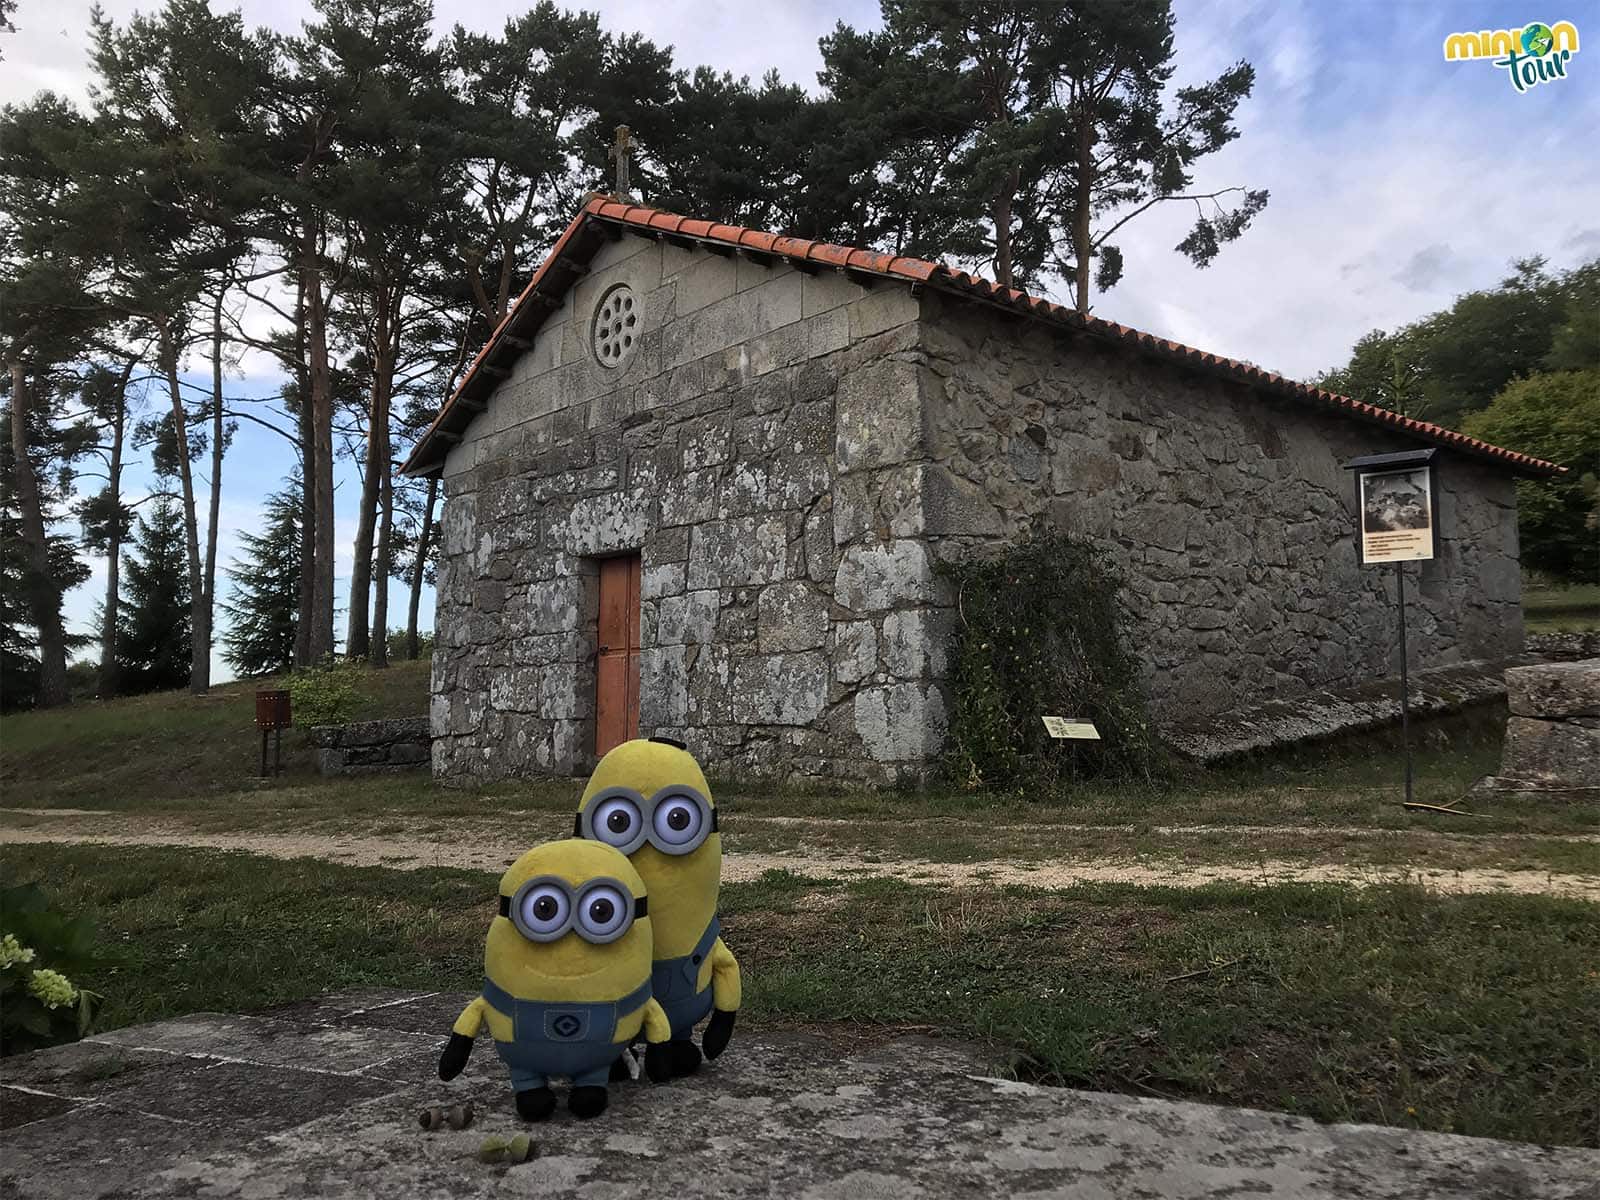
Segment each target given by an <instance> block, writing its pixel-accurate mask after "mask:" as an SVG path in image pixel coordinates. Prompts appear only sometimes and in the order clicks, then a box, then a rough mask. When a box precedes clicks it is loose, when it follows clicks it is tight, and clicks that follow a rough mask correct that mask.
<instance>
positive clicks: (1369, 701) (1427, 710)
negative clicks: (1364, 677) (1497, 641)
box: [1162, 658, 1529, 764]
mask: <svg viewBox="0 0 1600 1200" xmlns="http://www.w3.org/2000/svg"><path fill="white" fill-rule="evenodd" d="M1528 661H1529V660H1528V659H1526V658H1517V659H1497V660H1492V661H1474V662H1465V663H1453V664H1451V665H1450V666H1445V667H1433V668H1427V669H1424V670H1419V671H1412V672H1411V678H1410V686H1411V715H1412V717H1413V719H1415V718H1421V717H1440V716H1447V715H1449V714H1451V713H1457V712H1461V711H1462V710H1463V709H1467V708H1470V707H1472V706H1473V705H1477V704H1488V703H1492V702H1493V701H1496V700H1501V699H1504V698H1505V694H1506V683H1505V672H1506V669H1507V668H1508V667H1513V666H1517V665H1520V664H1523V663H1526V662H1528ZM1399 721H1400V678H1399V676H1398V675H1394V676H1389V677H1386V678H1382V679H1374V680H1370V681H1369V682H1367V683H1362V684H1357V685H1355V686H1352V687H1342V688H1330V689H1327V690H1324V691H1316V692H1307V693H1306V694H1305V695H1303V696H1298V697H1296V698H1295V699H1293V700H1273V701H1269V702H1267V703H1265V704H1248V703H1246V704H1241V705H1240V707H1238V708H1236V709H1234V710H1233V711H1232V712H1228V713H1223V714H1221V715H1220V716H1216V717H1212V718H1209V719H1208V720H1207V721H1206V723H1205V724H1204V725H1201V726H1196V727H1193V728H1176V729H1168V730H1165V731H1164V732H1163V735H1162V736H1163V737H1164V739H1165V740H1166V743H1167V745H1168V746H1170V747H1171V748H1172V749H1173V750H1175V751H1176V752H1177V753H1179V754H1180V755H1182V756H1183V757H1185V758H1188V759H1192V760H1193V761H1195V762H1200V763H1206V764H1210V763H1219V762H1224V761H1226V760H1227V759H1230V758H1237V757H1240V756H1241V755H1245V754H1252V753H1256V752H1258V751H1264V750H1281V749H1284V748H1286V747H1289V746H1293V745H1297V744H1300V743H1304V742H1315V741H1321V740H1324V739H1327V738H1333V737H1339V736H1342V735H1345V734H1351V733H1362V732H1365V731H1367V730H1373V729H1382V728H1384V727H1386V726H1390V725H1397V724H1399Z"/></svg>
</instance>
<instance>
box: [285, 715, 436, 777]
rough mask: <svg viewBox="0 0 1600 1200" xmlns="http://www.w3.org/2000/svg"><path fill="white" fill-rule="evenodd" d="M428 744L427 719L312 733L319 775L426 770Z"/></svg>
mask: <svg viewBox="0 0 1600 1200" xmlns="http://www.w3.org/2000/svg"><path fill="white" fill-rule="evenodd" d="M431 741H432V737H431V734H430V732H429V729H428V718H427V717H405V718H401V719H398V720H389V721H356V722H353V723H352V724H349V725H317V726H315V727H313V728H312V730H311V744H312V745H313V746H315V747H317V773H318V774H319V775H367V774H375V773H379V774H381V773H385V772H390V771H421V770H425V769H426V768H427V766H428V761H429V754H428V750H429V746H430V744H431Z"/></svg>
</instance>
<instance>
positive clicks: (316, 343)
mask: <svg viewBox="0 0 1600 1200" xmlns="http://www.w3.org/2000/svg"><path fill="white" fill-rule="evenodd" d="M319 233H320V222H319V220H318V218H317V217H316V216H314V215H310V214H308V215H307V216H306V217H305V219H304V223H303V236H302V240H301V265H300V270H301V272H302V278H303V280H304V286H305V297H306V345H307V355H306V358H307V363H308V369H307V375H308V376H309V382H310V391H311V395H310V409H311V441H310V443H309V449H310V454H311V464H310V472H309V473H310V475H311V478H312V492H313V496H314V498H315V500H314V511H313V513H312V519H313V522H314V524H315V526H316V533H315V536H314V537H313V539H312V558H311V561H310V562H308V563H307V564H306V569H307V570H310V571H311V572H312V574H313V576H314V585H313V592H312V621H311V642H310V653H311V659H312V661H313V662H322V661H324V660H325V659H327V658H328V657H329V656H331V655H332V654H333V376H332V374H331V372H330V370H329V365H328V312H327V306H326V300H325V297H324V296H323V294H322V266H321V247H320V246H319V244H318V235H319Z"/></svg>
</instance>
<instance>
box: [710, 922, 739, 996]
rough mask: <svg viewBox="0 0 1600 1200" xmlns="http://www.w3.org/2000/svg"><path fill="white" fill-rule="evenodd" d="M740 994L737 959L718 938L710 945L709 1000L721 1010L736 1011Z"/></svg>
mask: <svg viewBox="0 0 1600 1200" xmlns="http://www.w3.org/2000/svg"><path fill="white" fill-rule="evenodd" d="M741 995H742V988H741V987H740V983H739V960H738V959H736V958H734V956H733V951H732V950H729V949H728V947H727V944H726V943H725V942H723V940H722V939H721V938H718V939H717V942H716V945H714V946H712V947H711V1002H712V1004H714V1005H715V1006H716V1007H717V1008H718V1009H719V1010H720V1011H722V1012H730V1013H731V1012H738V1011H739V1002H740V998H741Z"/></svg>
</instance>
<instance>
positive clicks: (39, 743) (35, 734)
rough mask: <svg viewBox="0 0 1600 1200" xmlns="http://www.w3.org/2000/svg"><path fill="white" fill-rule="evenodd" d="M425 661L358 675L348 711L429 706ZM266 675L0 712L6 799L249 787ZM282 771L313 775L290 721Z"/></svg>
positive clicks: (39, 801) (118, 803)
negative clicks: (358, 696)
mask: <svg viewBox="0 0 1600 1200" xmlns="http://www.w3.org/2000/svg"><path fill="white" fill-rule="evenodd" d="M428 668H429V664H428V663H427V662H404V663H396V664H395V665H394V666H392V667H390V668H389V669H388V670H385V671H372V672H368V673H367V674H365V676H364V677H363V690H364V692H365V696H366V700H365V703H364V704H363V706H362V708H361V710H360V711H359V712H358V713H357V714H356V719H358V720H365V719H368V718H376V717H414V716H420V715H421V714H423V713H425V712H427V711H428ZM276 686H280V681H278V680H273V679H260V680H248V681H241V682H235V683H225V684H220V685H218V686H217V687H215V688H213V689H212V690H211V692H210V694H208V695H205V696H191V695H189V694H188V693H187V692H181V691H179V692H155V693H152V694H150V695H147V696H131V697H127V698H125V699H119V700H112V701H109V702H106V703H100V702H98V701H93V702H89V703H84V704H74V705H70V706H68V707H66V708H56V709H49V710H46V711H44V712H32V713H21V714H18V715H15V716H8V717H5V718H4V719H3V720H0V747H3V751H0V786H3V788H4V792H5V800H6V803H7V804H8V805H13V806H18V807H21V806H28V805H34V806H41V807H61V806H70V807H79V808H124V807H129V806H130V805H134V804H137V803H139V802H141V801H145V802H149V801H161V800H168V799H175V798H182V797H203V796H215V795H216V794H218V793H221V792H227V791H232V790H236V789H240V788H248V787H253V786H254V784H253V782H252V781H253V778H254V776H255V775H256V773H257V771H258V769H259V767H260V753H261V739H260V735H259V734H258V733H257V732H256V729H255V693H256V691H257V690H258V689H260V688H266V687H276ZM283 754H284V766H285V770H286V775H287V777H288V778H289V779H296V778H300V779H304V778H314V777H315V776H314V774H313V767H314V760H315V752H314V751H313V750H312V749H311V748H310V746H309V745H308V744H307V743H306V740H305V736H304V734H302V733H301V732H299V731H298V730H286V731H285V733H284V738H283Z"/></svg>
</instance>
